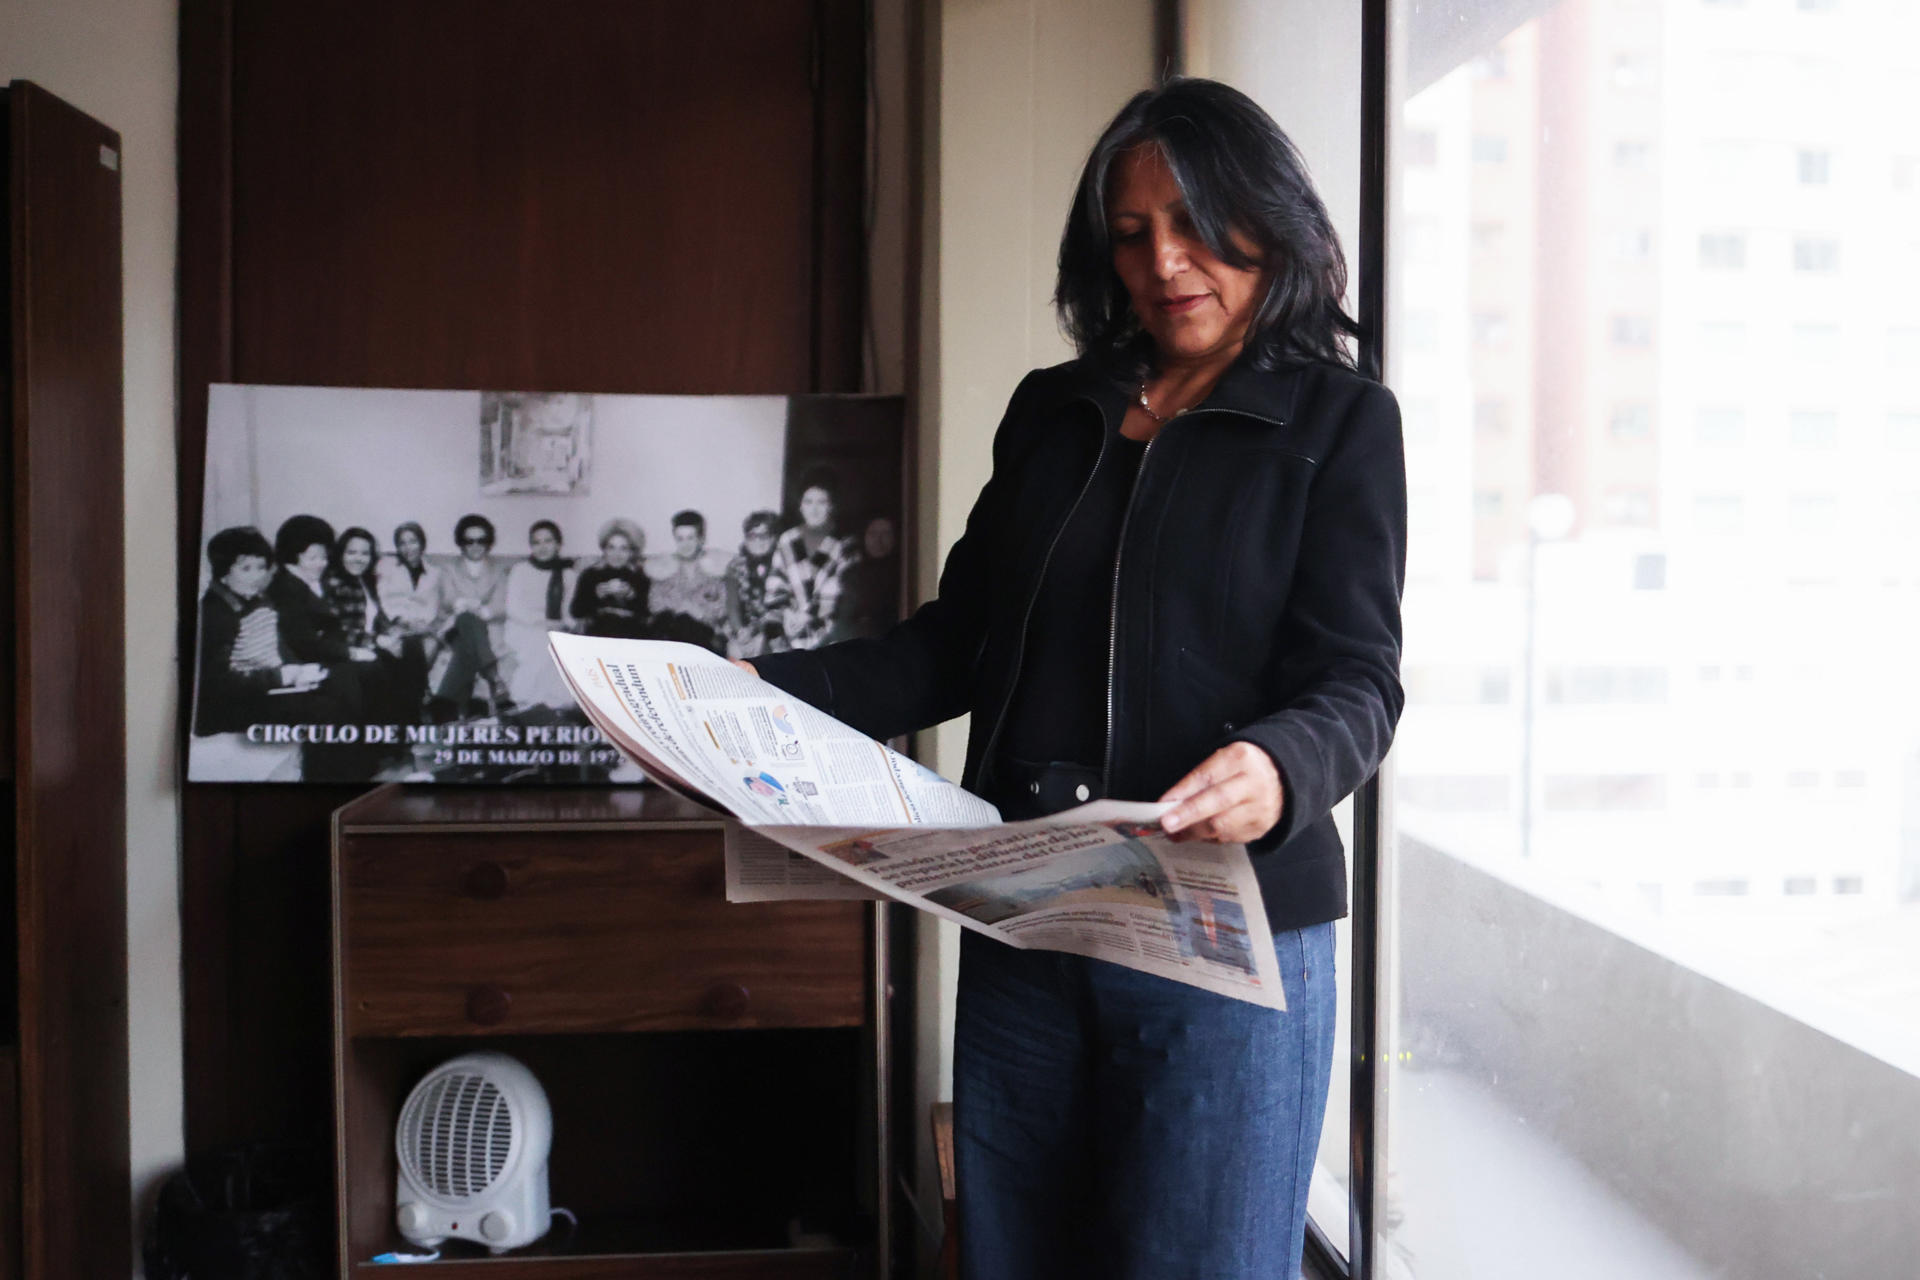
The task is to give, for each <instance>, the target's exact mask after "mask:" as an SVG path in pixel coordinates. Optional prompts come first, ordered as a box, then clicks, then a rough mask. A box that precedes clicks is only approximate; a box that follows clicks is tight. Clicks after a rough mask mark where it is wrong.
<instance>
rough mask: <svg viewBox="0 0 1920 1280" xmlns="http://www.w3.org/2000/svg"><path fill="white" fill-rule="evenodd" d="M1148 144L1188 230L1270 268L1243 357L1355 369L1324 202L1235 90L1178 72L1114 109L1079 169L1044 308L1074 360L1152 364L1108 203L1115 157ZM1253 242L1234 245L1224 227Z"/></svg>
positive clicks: (1274, 130)
mask: <svg viewBox="0 0 1920 1280" xmlns="http://www.w3.org/2000/svg"><path fill="white" fill-rule="evenodd" d="M1146 145H1151V146H1156V147H1158V148H1159V149H1160V154H1161V155H1162V156H1163V157H1165V159H1166V162H1167V168H1168V169H1170V170H1171V171H1172V173H1173V179H1174V181H1175V182H1177V183H1178V184H1179V186H1180V192H1181V194H1182V195H1183V196H1185V197H1186V202H1187V213H1188V215H1189V216H1190V217H1191V218H1192V219H1193V225H1194V229H1195V230H1196V231H1197V232H1198V233H1199V235H1200V238H1201V239H1202V240H1203V241H1205V242H1206V245H1207V247H1208V248H1209V249H1211V250H1212V251H1213V252H1214V253H1215V254H1216V255H1218V256H1219V258H1220V260H1221V261H1223V262H1225V263H1227V264H1228V265H1230V266H1235V267H1240V268H1243V269H1245V268H1253V267H1260V266H1263V265H1264V266H1268V267H1270V269H1271V270H1272V272H1273V282H1272V285H1271V287H1270V288H1269V289H1268V290H1267V294H1266V297H1265V299H1264V300H1263V301H1262V302H1261V304H1260V307H1259V310H1258V311H1257V312H1256V313H1255V315H1254V318H1253V323H1252V325H1251V326H1250V327H1249V329H1248V334H1247V345H1246V351H1245V354H1244V356H1243V358H1244V359H1246V360H1248V361H1249V362H1251V363H1252V364H1253V365H1254V367H1255V368H1259V369H1273V368H1275V367H1277V366H1279V365H1282V364H1287V363H1292V362H1298V361H1318V362H1322V363H1326V364H1335V365H1339V366H1341V367H1342V368H1347V369H1351V368H1353V367H1354V358H1353V354H1352V351H1351V349H1350V348H1349V347H1348V345H1347V343H1346V341H1345V340H1346V339H1353V338H1358V337H1359V336H1360V326H1359V324H1358V322H1356V321H1355V320H1354V319H1353V317H1351V316H1349V315H1348V314H1347V312H1346V310H1345V308H1344V307H1343V306H1342V305H1341V298H1342V297H1343V296H1344V295H1345V293H1346V291H1347V262H1346V257H1345V255H1344V254H1342V253H1341V251H1340V241H1339V238H1338V237H1337V236H1336V235H1335V234H1334V230H1333V221H1332V219H1330V218H1329V217H1328V216H1327V207H1326V205H1324V204H1323V203H1321V200H1320V196H1319V194H1318V193H1316V192H1315V191H1314V189H1313V182H1312V180H1311V179H1310V178H1309V177H1308V176H1307V168H1306V165H1305V164H1304V163H1303V162H1302V161H1301V159H1300V153H1299V152H1298V151H1297V150H1295V148H1294V145H1293V143H1292V142H1291V141H1290V140H1289V139H1288V138H1287V135H1286V134H1284V133H1282V132H1281V131H1280V126H1279V125H1277V124H1275V123H1274V122H1273V117H1272V116H1269V115H1268V114H1267V113H1266V112H1265V111H1263V110H1262V109H1261V108H1260V105H1259V104H1258V103H1256V102H1255V101H1254V100H1253V99H1251V98H1249V97H1248V96H1247V95H1246V94H1244V93H1241V92H1240V91H1239V90H1238V89H1233V88H1230V87H1228V86H1227V85H1224V84H1221V83H1220V82H1219V81H1217V80H1202V79H1198V78H1188V77H1182V78H1179V79H1175V80H1170V81H1168V82H1167V83H1166V84H1165V85H1162V86H1161V87H1160V88H1158V89H1148V90H1145V91H1143V92H1141V93H1137V94H1135V95H1134V96H1133V98H1132V99H1131V100H1130V101H1129V102H1128V103H1127V105H1126V106H1124V107H1122V108H1121V109H1120V114H1119V115H1117V116H1115V117H1114V118H1113V122H1112V123H1111V124H1109V125H1108V126H1107V128H1106V131H1105V132H1104V133H1102V134H1101V135H1100V140H1099V141H1098V142H1096V143H1094V146H1093V154H1091V155H1090V156H1088V157H1087V164H1086V168H1085V169H1083V170H1082V171H1081V173H1080V186H1079V188H1078V189H1077V190H1076V191H1075V192H1074V196H1073V209H1072V211H1071V212H1070V213H1069V214H1068V215H1067V228H1066V231H1065V232H1064V233H1063V234H1062V235H1061V237H1060V275H1059V280H1058V282H1057V283H1056V284H1055V286H1054V291H1053V305H1054V308H1055V310H1057V311H1058V312H1059V315H1060V326H1061V328H1062V329H1064V330H1065V331H1066V334H1067V337H1068V338H1070V339H1071V340H1072V342H1073V345H1074V346H1075V348H1077V349H1078V350H1079V352H1080V354H1081V355H1082V356H1090V357H1093V358H1095V359H1097V360H1100V361H1102V362H1104V363H1108V364H1111V365H1113V366H1115V367H1116V369H1118V370H1122V371H1124V372H1126V373H1128V374H1130V375H1139V374H1144V373H1146V372H1148V371H1150V370H1151V368H1152V365H1153V354H1154V353H1153V344H1152V341H1151V339H1149V338H1148V337H1147V335H1146V334H1145V333H1144V332H1142V330H1141V328H1140V321H1139V318H1138V317H1137V316H1135V315H1134V313H1133V308H1132V303H1131V301H1130V299H1129V298H1128V296H1127V290H1126V286H1125V285H1124V284H1122V283H1121V281H1120V277H1119V275H1118V274H1117V273H1116V272H1115V271H1114V269H1113V234H1112V230H1111V228H1110V227H1109V226H1108V225H1107V198H1108V196H1109V195H1110V194H1111V192H1110V190H1109V186H1110V183H1111V182H1112V178H1113V173H1114V169H1115V168H1116V166H1117V165H1118V164H1119V161H1120V158H1121V157H1122V156H1124V155H1125V154H1126V153H1127V152H1129V151H1131V150H1133V149H1134V148H1135V147H1139V146H1146ZM1234 231H1237V232H1239V233H1240V234H1241V235H1243V236H1245V237H1246V238H1247V239H1248V240H1250V241H1252V242H1253V244H1254V245H1255V246H1256V253H1255V254H1253V255H1249V254H1246V253H1244V252H1242V251H1241V250H1240V248H1239V247H1238V246H1236V245H1235V244H1234V242H1233V239H1232V237H1231V234H1230V233H1231V232H1234Z"/></svg>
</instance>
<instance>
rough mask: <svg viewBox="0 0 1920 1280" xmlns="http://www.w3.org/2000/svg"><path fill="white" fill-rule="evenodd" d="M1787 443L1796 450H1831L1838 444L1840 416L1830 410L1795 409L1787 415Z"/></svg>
mask: <svg viewBox="0 0 1920 1280" xmlns="http://www.w3.org/2000/svg"><path fill="white" fill-rule="evenodd" d="M1787 441H1788V443H1790V444H1792V445H1793V447H1794V448H1796V449H1831V448H1833V447H1834V446H1835V445H1837V444H1839V443H1840V415H1839V414H1837V413H1835V412H1834V411H1833V410H1831V409H1795V410H1794V411H1793V412H1792V413H1790V414H1788V415H1787Z"/></svg>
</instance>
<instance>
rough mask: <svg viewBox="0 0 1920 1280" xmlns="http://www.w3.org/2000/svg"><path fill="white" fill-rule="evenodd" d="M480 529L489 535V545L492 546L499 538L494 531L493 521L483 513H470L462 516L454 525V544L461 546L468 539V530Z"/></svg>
mask: <svg viewBox="0 0 1920 1280" xmlns="http://www.w3.org/2000/svg"><path fill="white" fill-rule="evenodd" d="M469 529H478V530H479V531H480V532H481V533H483V534H485V535H486V536H487V546H488V547H489V548H491V547H492V546H493V544H494V543H495V542H497V541H498V540H499V539H498V538H497V537H496V535H495V534H494V532H493V521H491V520H489V519H487V518H486V517H485V516H483V515H475V514H473V513H468V514H467V515H464V516H461V517H460V519H459V520H457V521H456V522H455V523H454V526H453V545H454V546H456V547H457V546H459V545H460V544H462V543H464V542H465V541H466V540H467V530H469Z"/></svg>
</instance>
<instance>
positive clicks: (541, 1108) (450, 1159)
mask: <svg viewBox="0 0 1920 1280" xmlns="http://www.w3.org/2000/svg"><path fill="white" fill-rule="evenodd" d="M393 1143H394V1150H395V1152H396V1153H397V1154H398V1156H399V1157H400V1189H399V1196H398V1202H397V1204H396V1205H395V1208H394V1220H395V1222H396V1224H397V1225H398V1226H399V1228H400V1234H401V1235H403V1236H405V1237H406V1238H407V1239H408V1240H411V1241H412V1242H413V1243H414V1244H417V1245H424V1246H426V1247H428V1248H437V1247H438V1246H439V1245H440V1243H441V1242H442V1241H443V1240H447V1239H449V1238H452V1239H457V1240H473V1241H476V1242H478V1243H480V1244H484V1245H486V1246H487V1247H488V1248H489V1249H491V1250H492V1251H493V1252H494V1253H504V1252H505V1251H507V1250H508V1249H517V1248H519V1247H520V1246H522V1245H526V1244H531V1243H532V1242H533V1241H535V1240H538V1239H539V1238H540V1237H541V1236H543V1235H545V1234H546V1233H547V1228H548V1226H550V1225H551V1223H552V1220H553V1217H552V1213H551V1211H550V1209H549V1207H548V1203H547V1155H548V1153H549V1151H550V1150H551V1149H552V1147H553V1113H552V1112H551V1111H550V1110H549V1109H548V1107H547V1094H546V1091H545V1090H544V1089H542V1088H541V1087H540V1082H539V1081H538V1080H536V1079H535V1078H534V1075H533V1072H531V1071H529V1070H527V1069H526V1067H524V1066H523V1065H521V1064H520V1063H519V1062H518V1061H516V1060H514V1059H513V1058H510V1057H508V1056H507V1055H506V1054H504V1053H492V1052H484V1053H468V1054H462V1055H461V1056H460V1057H458V1058H453V1059H450V1060H449V1061H446V1062H443V1063H441V1064H440V1065H439V1066H437V1067H435V1068H434V1069H433V1070H432V1071H429V1072H428V1073H427V1075H426V1078H425V1079H423V1080H421V1081H420V1083H419V1084H417V1085H415V1086H414V1087H413V1092H412V1093H410V1094H408V1095H407V1101H406V1105H405V1106H403V1107H401V1108H400V1124H399V1127H398V1129H397V1130H396V1131H395V1133H394V1139H393Z"/></svg>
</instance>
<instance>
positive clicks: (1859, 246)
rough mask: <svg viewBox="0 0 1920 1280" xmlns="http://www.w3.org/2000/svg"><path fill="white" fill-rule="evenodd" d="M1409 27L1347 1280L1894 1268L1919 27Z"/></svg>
mask: <svg viewBox="0 0 1920 1280" xmlns="http://www.w3.org/2000/svg"><path fill="white" fill-rule="evenodd" d="M1394 21H1395V23H1396V28H1395V31H1394V33H1393V35H1392V37H1391V43H1392V44H1393V46H1394V47H1395V48H1396V49H1397V50H1399V51H1400V58H1401V60H1402V63H1403V69H1402V70H1401V71H1399V72H1398V73H1397V74H1399V75H1400V76H1401V77H1402V79H1401V82H1400V91H1399V92H1398V93H1397V94H1396V100H1395V103H1394V107H1393V130H1394V135H1393V137H1394V145H1393V147H1392V148H1390V152H1391V154H1392V155H1393V156H1394V160H1395V170H1394V173H1393V175H1392V180H1391V183H1390V189H1391V192H1392V198H1393V204H1392V207H1391V208H1390V210H1389V235H1390V240H1389V255H1388V260H1389V264H1390V268H1391V269H1392V271H1393V272H1394V277H1393V279H1392V280H1391V281H1389V289H1388V298H1389V306H1390V313H1389V317H1388V326H1387V333H1388V337H1389V342H1388V354H1389V359H1390V366H1389V370H1388V373H1389V378H1388V380H1389V382H1390V383H1391V384H1392V385H1393V387H1394V389H1395V391H1396V392H1397V394H1398V395H1399V397H1400V402H1401V405H1402V407H1403V411H1404V414H1405V417H1406V435H1407V465H1408V485H1409V493H1410V507H1409V523H1410V533H1409V537H1410V543H1409V553H1408V554H1409V582H1408V587H1407V594H1406V607H1405V621H1406V637H1407V639H1406V652H1405V668H1404V675H1405V686H1406V690H1407V698H1408V702H1407V709H1406V713H1405V716H1404V718H1403V720H1402V723H1401V728H1400V733H1399V737H1398V741H1397V743H1396V746H1395V750H1394V763H1393V769H1392V778H1391V782H1390V786H1389V789H1388V791H1389V796H1390V798H1391V799H1390V810H1389V815H1388V824H1387V829H1388V831H1389V833H1390V838H1389V856H1390V857H1391V858H1392V860H1393V862H1392V866H1391V869H1390V874H1389V876H1388V877H1387V881H1386V882H1387V884H1388V885H1390V886H1391V887H1392V888H1393V889H1394V892H1395V897H1394V899H1393V900H1392V901H1391V902H1390V903H1389V904H1387V909H1386V918H1387V919H1388V921H1389V922H1390V926H1391V932H1390V934H1389V936H1388V939H1387V948H1386V954H1387V959H1388V963H1389V970H1388V972H1387V974H1386V975H1385V977H1384V979H1383V985H1384V990H1383V998H1385V999H1386V1000H1387V1002H1388V1005H1387V1007H1388V1008H1389V1009H1390V1011H1391V1016H1390V1018H1389V1019H1388V1025H1389V1029H1390V1036H1391V1040H1390V1043H1389V1044H1388V1045H1386V1046H1384V1051H1383V1057H1384V1058H1385V1061H1386V1064H1387V1070H1388V1073H1389V1075H1388V1093H1389V1099H1390V1103H1389V1114H1388V1116H1387V1118H1386V1126H1385V1129H1386V1134H1387V1138H1386V1146H1385V1149H1384V1151H1383V1152H1382V1153H1381V1157H1380V1158H1381V1160H1382V1167H1383V1168H1384V1170H1385V1178H1384V1185H1385V1188H1386V1190H1385V1213H1384V1215H1383V1218H1382V1221H1381V1222H1380V1224H1379V1228H1378V1229H1379V1231H1380V1232H1381V1236H1380V1239H1379V1240H1378V1241H1377V1243H1376V1257H1377V1258H1378V1260H1379V1261H1380V1263H1381V1268H1380V1271H1379V1274H1382V1275H1386V1276H1404V1277H1412V1278H1417V1280H1454V1278H1456V1277H1462V1278H1464V1277H1475V1278H1477V1277H1500V1278H1503V1280H1504V1278H1505V1277H1515V1278H1516V1280H1518V1278H1519V1277H1529V1278H1531V1277H1537V1276H1549V1275H1550V1276H1554V1277H1556V1278H1557V1280H1559V1278H1570V1280H1585V1278H1587V1277H1593V1278H1595V1280H1599V1278H1601V1277H1604V1278H1605V1280H1614V1278H1616V1277H1627V1276H1631V1277H1634V1278H1635V1280H1663V1278H1666V1277H1673V1278H1675V1280H1679V1278H1682V1277H1688V1278H1690V1277H1701V1278H1703V1280H1704V1278H1705V1277H1710V1276H1711V1277H1725V1276H1738V1277H1741V1278H1742V1280H1775V1278H1778V1280H1802V1278H1804V1277H1808V1276H1814V1275H1822V1274H1824V1275H1831V1276H1839V1275H1848V1276H1853V1275H1861V1276H1868V1275H1874V1276H1877V1275H1908V1274H1913V1267H1914V1261H1913V1260H1914V1259H1915V1258H1920V1213H1916V1212H1915V1210H1914V1206H1915V1205H1920V663H1916V662H1914V661H1913V659H1912V657H1911V651H1912V649H1913V647H1914V645H1915V640H1914V637H1915V636H1916V635H1920V230H1916V228H1920V6H1915V5H1910V4H1891V3H1865V2H1864V0H1863V2H1859V3H1855V2H1852V0H1849V2H1847V3H1824V2H1821V3H1815V2H1814V0H1793V2H1786V0H1765V2H1764V3H1763V2H1762V0H1749V2H1747V3H1710V2H1708V0H1664V2H1662V0H1561V2H1559V3H1554V2H1552V0H1547V2H1545V3H1540V2H1535V3H1529V4H1522V5H1515V4H1512V3H1507V2H1506V0H1446V2H1443V3H1440V4H1437V5H1435V4H1418V5H1416V4H1412V3H1402V4H1400V5H1398V6H1396V10H1395V18H1394ZM1495 68H1497V72H1498V74H1497V75H1496V74H1494V73H1493V70H1492V69H1495ZM1407 137H1417V138H1418V139H1420V143H1419V145H1418V148H1417V152H1416V157H1417V158H1416V159H1415V161H1413V162H1411V163H1410V162H1408V161H1407V160H1406V159H1405V158H1404V157H1403V156H1402V154H1401V150H1400V140H1401V139H1403V138H1407ZM1414 222H1417V224H1418V226H1419V228H1420V231H1419V235H1418V243H1417V245H1416V244H1415V243H1413V242H1412V240H1410V239H1409V237H1408V236H1407V235H1406V234H1405V230H1404V229H1405V228H1406V227H1407V226H1408V225H1409V224H1410V223H1414Z"/></svg>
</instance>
